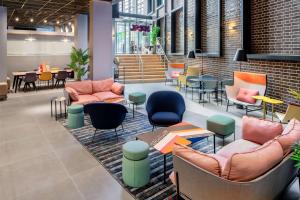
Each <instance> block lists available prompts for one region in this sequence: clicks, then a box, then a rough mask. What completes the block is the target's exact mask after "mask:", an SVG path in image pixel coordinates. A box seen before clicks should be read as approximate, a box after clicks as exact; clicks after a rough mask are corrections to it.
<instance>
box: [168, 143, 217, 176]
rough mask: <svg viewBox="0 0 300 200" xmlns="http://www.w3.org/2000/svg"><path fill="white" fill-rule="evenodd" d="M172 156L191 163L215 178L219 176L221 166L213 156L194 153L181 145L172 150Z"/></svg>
mask: <svg viewBox="0 0 300 200" xmlns="http://www.w3.org/2000/svg"><path fill="white" fill-rule="evenodd" d="M173 154H174V155H177V156H178V157H181V158H183V159H185V160H187V161H189V162H191V163H193V164H194V165H196V166H198V167H199V168H201V169H204V170H206V171H209V172H211V173H213V174H215V175H217V176H220V175H221V171H222V169H221V165H220V163H219V161H218V160H217V159H216V158H214V157H213V156H210V155H208V154H204V153H201V152H199V151H195V150H193V149H191V148H189V147H186V146H182V145H175V146H174V148H173Z"/></svg>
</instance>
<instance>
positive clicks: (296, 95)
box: [289, 89, 300, 100]
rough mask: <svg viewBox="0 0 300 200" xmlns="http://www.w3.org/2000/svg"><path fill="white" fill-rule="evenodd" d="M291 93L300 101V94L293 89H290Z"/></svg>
mask: <svg viewBox="0 0 300 200" xmlns="http://www.w3.org/2000/svg"><path fill="white" fill-rule="evenodd" d="M289 93H290V94H291V95H293V96H294V98H295V99H297V100H300V92H298V91H296V90H293V89H289Z"/></svg>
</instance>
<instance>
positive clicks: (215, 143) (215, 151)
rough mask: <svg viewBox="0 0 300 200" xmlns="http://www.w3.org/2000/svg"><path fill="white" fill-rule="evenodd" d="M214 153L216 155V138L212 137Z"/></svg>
mask: <svg viewBox="0 0 300 200" xmlns="http://www.w3.org/2000/svg"><path fill="white" fill-rule="evenodd" d="M214 153H216V136H215V135H214Z"/></svg>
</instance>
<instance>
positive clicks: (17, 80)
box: [15, 76, 19, 93]
mask: <svg viewBox="0 0 300 200" xmlns="http://www.w3.org/2000/svg"><path fill="white" fill-rule="evenodd" d="M18 87H19V77H18V76H16V85H15V93H17V90H18Z"/></svg>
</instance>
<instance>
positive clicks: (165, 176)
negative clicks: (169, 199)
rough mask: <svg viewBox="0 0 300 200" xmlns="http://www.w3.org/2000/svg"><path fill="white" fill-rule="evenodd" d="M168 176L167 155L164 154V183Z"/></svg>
mask: <svg viewBox="0 0 300 200" xmlns="http://www.w3.org/2000/svg"><path fill="white" fill-rule="evenodd" d="M166 178H167V155H165V154H164V183H166Z"/></svg>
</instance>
